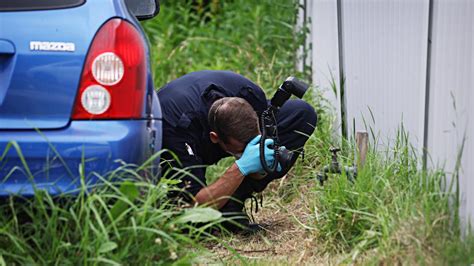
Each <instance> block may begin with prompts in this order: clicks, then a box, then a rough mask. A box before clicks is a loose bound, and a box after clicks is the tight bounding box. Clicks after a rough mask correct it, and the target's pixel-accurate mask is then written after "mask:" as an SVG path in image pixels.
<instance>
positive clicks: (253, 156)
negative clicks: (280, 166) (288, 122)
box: [235, 135, 275, 176]
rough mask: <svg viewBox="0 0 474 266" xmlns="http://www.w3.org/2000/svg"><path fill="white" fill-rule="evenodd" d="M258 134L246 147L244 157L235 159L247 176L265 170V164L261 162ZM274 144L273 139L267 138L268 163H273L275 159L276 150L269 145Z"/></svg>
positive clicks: (266, 159)
mask: <svg viewBox="0 0 474 266" xmlns="http://www.w3.org/2000/svg"><path fill="white" fill-rule="evenodd" d="M261 137H262V136H261V135H258V136H256V137H255V138H253V139H252V140H251V141H250V142H249V143H248V144H247V146H246V147H245V150H244V152H243V153H242V157H240V159H238V160H237V161H235V163H236V164H237V167H238V168H239V170H240V172H241V173H242V175H244V176H247V175H249V174H252V173H258V172H261V171H263V166H262V164H261V163H260V138H261ZM270 145H273V140H272V139H266V140H265V152H264V153H265V161H266V162H267V165H273V163H274V161H275V156H274V155H275V151H274V150H273V149H270V148H269V147H268V146H270Z"/></svg>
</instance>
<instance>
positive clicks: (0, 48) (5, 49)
mask: <svg viewBox="0 0 474 266" xmlns="http://www.w3.org/2000/svg"><path fill="white" fill-rule="evenodd" d="M14 53H15V46H14V45H13V43H11V42H10V41H7V40H2V39H0V55H2V54H3V55H13V54H14Z"/></svg>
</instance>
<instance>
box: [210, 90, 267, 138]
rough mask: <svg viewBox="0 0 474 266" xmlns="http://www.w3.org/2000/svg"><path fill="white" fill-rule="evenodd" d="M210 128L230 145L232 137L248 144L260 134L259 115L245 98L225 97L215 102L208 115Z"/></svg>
mask: <svg viewBox="0 0 474 266" xmlns="http://www.w3.org/2000/svg"><path fill="white" fill-rule="evenodd" d="M208 121H209V126H210V128H211V130H212V131H214V132H216V133H217V135H218V136H219V138H220V139H222V140H223V141H224V142H225V143H228V141H229V137H232V138H234V139H236V140H238V141H240V142H242V143H248V142H249V141H250V140H252V139H253V138H254V137H255V136H257V135H258V134H259V133H260V130H259V126H258V117H257V113H256V112H255V110H254V109H253V107H252V106H251V105H250V104H249V103H248V102H247V101H246V100H245V99H243V98H239V97H224V98H221V99H219V100H217V101H215V102H214V103H213V104H212V105H211V108H210V109H209V114H208Z"/></svg>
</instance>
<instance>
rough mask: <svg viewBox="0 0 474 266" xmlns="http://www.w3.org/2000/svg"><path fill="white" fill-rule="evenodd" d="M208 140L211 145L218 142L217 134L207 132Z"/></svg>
mask: <svg viewBox="0 0 474 266" xmlns="http://www.w3.org/2000/svg"><path fill="white" fill-rule="evenodd" d="M209 138H210V139H211V141H212V143H218V142H219V135H217V133H216V132H214V131H211V132H209Z"/></svg>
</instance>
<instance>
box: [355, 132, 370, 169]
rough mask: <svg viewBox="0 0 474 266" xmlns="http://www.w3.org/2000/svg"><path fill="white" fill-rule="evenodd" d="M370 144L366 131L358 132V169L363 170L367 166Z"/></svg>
mask: <svg viewBox="0 0 474 266" xmlns="http://www.w3.org/2000/svg"><path fill="white" fill-rule="evenodd" d="M368 142H369V134H368V133H367V132H366V131H357V133H356V145H357V147H356V149H357V150H356V152H357V169H358V171H360V170H362V168H363V167H364V165H365V158H366V156H367V149H368Z"/></svg>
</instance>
